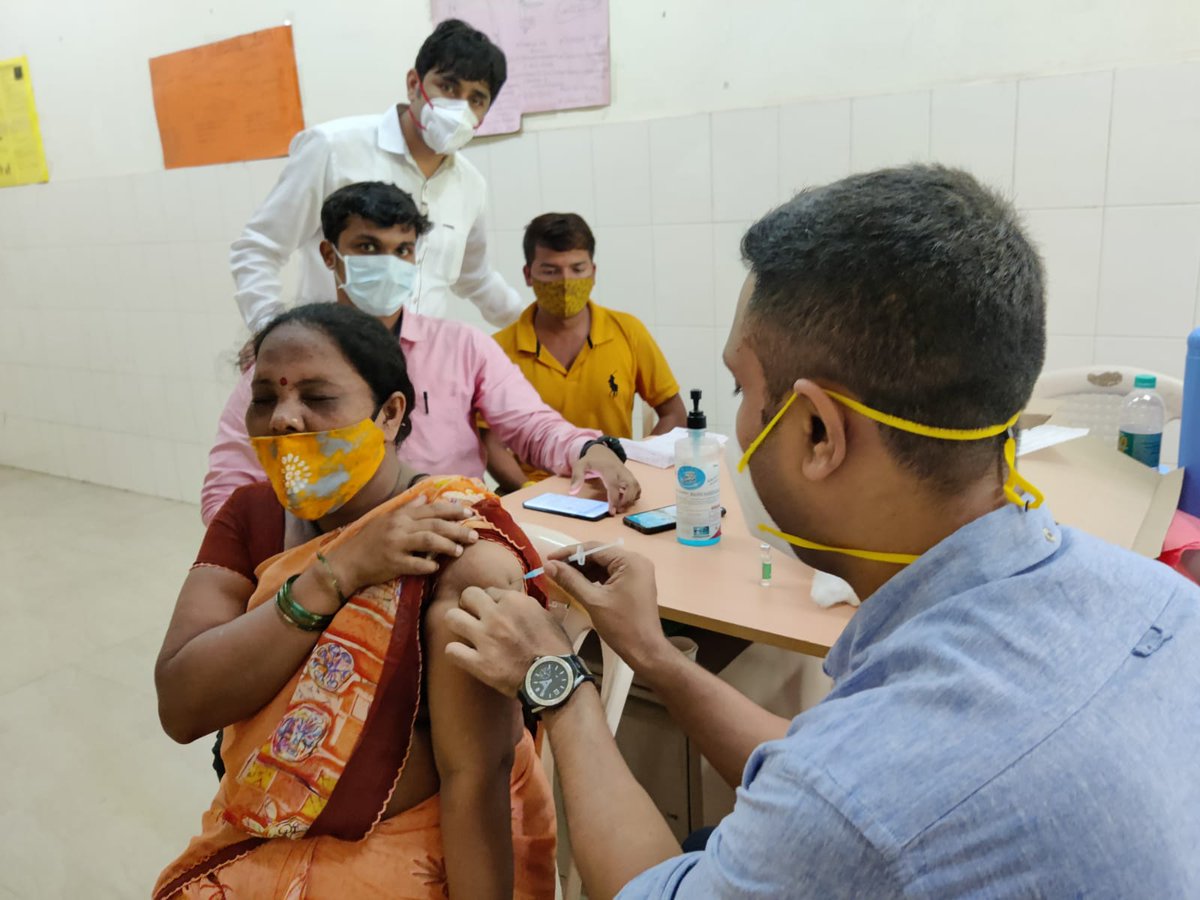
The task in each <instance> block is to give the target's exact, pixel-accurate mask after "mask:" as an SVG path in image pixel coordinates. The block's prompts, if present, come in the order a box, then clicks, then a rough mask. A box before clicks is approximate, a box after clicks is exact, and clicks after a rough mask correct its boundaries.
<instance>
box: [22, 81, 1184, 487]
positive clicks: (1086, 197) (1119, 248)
mask: <svg viewBox="0 0 1200 900" xmlns="http://www.w3.org/2000/svg"><path fill="white" fill-rule="evenodd" d="M1198 96H1200V62H1195V63H1189V64H1176V65H1170V66H1161V67H1149V68H1131V69H1120V70H1117V71H1115V72H1114V71H1104V72H1090V73H1083V74H1078V75H1061V76H1054V77H1049V78H1031V79H1024V80H1020V81H1016V80H1014V81H1005V82H994V83H981V84H964V85H950V86H945V87H938V88H935V89H933V90H930V91H917V92H910V93H905V94H897V95H887V96H875V97H863V98H855V99H849V100H828V101H820V102H806V103H797V104H790V105H786V106H782V107H767V108H763V109H747V110H734V111H729V112H719V113H713V114H711V115H710V114H704V115H693V116H687V117H683V118H674V119H662V120H657V121H652V122H633V123H620V124H611V125H605V124H600V125H593V126H588V127H581V128H568V129H561V130H556V131H540V132H536V133H529V134H526V135H523V136H521V137H517V138H503V139H495V140H492V141H486V142H479V143H477V144H475V145H472V146H471V147H470V148H469V149H468V151H467V154H468V155H469V156H470V157H471V158H472V159H473V160H474V161H475V162H476V164H477V165H479V167H480V168H481V170H482V171H483V174H484V176H485V177H486V178H487V179H488V182H489V184H490V186H491V212H490V217H489V225H490V229H491V231H490V235H491V237H490V241H491V244H490V246H491V253H492V257H493V261H494V262H495V264H496V266H497V268H498V269H500V271H502V272H503V273H504V275H505V276H506V277H507V278H509V280H510V282H511V283H513V284H516V285H518V286H520V290H521V291H522V292H523V294H524V296H526V297H527V298H528V299H530V300H532V296H531V295H530V294H529V292H528V290H527V289H526V288H525V287H524V286H523V280H522V278H521V265H522V263H523V260H522V255H521V230H522V228H523V227H524V225H525V224H526V222H528V221H529V219H530V218H531V217H532V216H534V215H536V214H537V213H539V212H543V211H547V210H559V211H562V210H572V211H576V212H579V213H581V214H582V215H584V216H585V217H586V218H587V219H588V220H589V221H590V222H591V223H592V225H593V228H594V230H595V232H596V236H597V241H598V247H597V254H596V262H597V264H598V267H599V270H598V279H597V281H598V283H597V289H596V296H597V298H598V299H599V300H600V301H601V302H603V303H607V304H608V305H611V306H614V307H617V308H619V309H624V310H628V311H630V312H634V313H636V314H638V315H639V316H641V317H642V319H643V320H644V321H645V322H646V323H647V325H649V326H650V328H651V329H652V331H653V332H654V333H655V335H656V336H657V337H658V339H659V342H660V343H661V345H662V347H663V350H664V352H665V353H666V354H667V357H668V359H669V360H670V361H671V363H672V365H673V367H674V368H675V371H676V374H677V376H678V377H679V380H680V382H681V384H682V385H683V387H684V389H685V390H686V389H687V388H691V387H699V388H701V389H703V390H704V391H705V395H706V397H707V398H709V399H708V400H707V401H706V404H705V405H706V406H707V409H708V413H709V421H710V423H712V425H713V426H714V427H716V428H718V429H722V430H728V429H729V428H730V423H731V422H732V420H733V411H734V409H735V401H734V400H733V399H732V397H731V396H730V392H731V390H732V384H731V382H730V379H729V378H728V375H727V374H726V373H725V372H724V370H723V368H722V367H721V366H720V364H719V355H720V352H721V347H722V345H723V343H724V340H725V334H726V331H727V329H728V326H729V323H730V321H731V319H732V315H733V310H734V305H735V302H736V297H737V292H738V289H739V288H740V286H741V282H742V279H743V277H744V272H743V269H742V266H741V262H740V257H739V253H738V242H739V240H740V238H741V235H742V233H743V232H744V231H745V229H746V227H747V226H748V225H749V224H750V223H751V222H753V221H754V220H755V219H756V218H757V217H758V216H760V215H762V214H763V213H765V212H766V211H767V210H768V209H770V208H771V207H772V206H774V205H775V204H777V203H780V202H782V201H783V200H785V199H787V198H788V197H789V196H791V194H792V193H793V192H794V191H795V190H797V189H799V188H801V187H804V186H805V185H810V184H820V183H823V182H826V181H829V180H832V179H835V178H838V177H841V176H843V175H845V174H847V173H848V172H851V171H857V170H860V169H863V168H869V167H874V166H879V165H887V164H894V163H903V162H907V161H910V160H927V159H932V160H936V161H942V162H947V163H952V164H955V165H961V166H964V167H966V168H968V169H971V170H972V171H974V172H975V173H976V174H977V175H979V176H980V177H981V178H983V179H984V180H986V181H987V182H989V183H990V184H992V185H993V186H995V187H996V188H998V189H999V190H1001V191H1002V192H1004V193H1005V194H1007V195H1010V196H1013V197H1015V200H1016V202H1017V205H1018V206H1019V207H1020V208H1021V210H1022V211H1023V213H1024V216H1025V220H1026V222H1027V224H1028V226H1029V229H1030V231H1031V233H1032V234H1033V236H1034V237H1035V239H1036V240H1037V242H1038V243H1039V245H1040V247H1041V250H1042V253H1043V255H1044V257H1045V260H1046V265H1047V269H1048V273H1049V321H1048V327H1049V332H1050V346H1049V355H1048V360H1047V365H1048V366H1050V367H1060V366H1070V365H1084V364H1088V363H1091V362H1112V363H1123V364H1128V365H1134V366H1141V367H1145V368H1148V369H1153V370H1156V371H1159V372H1165V373H1168V374H1173V375H1181V374H1182V371H1183V359H1184V352H1185V338H1186V334H1187V332H1188V331H1189V330H1190V329H1191V328H1192V327H1193V326H1194V325H1196V324H1200V322H1198V319H1197V305H1198V301H1200V105H1198V104H1197V103H1196V97H1198ZM281 167H282V161H281V160H274V161H269V162H259V163H248V164H239V165H232V166H214V167H210V168H203V169H186V170H179V171H173V172H149V173H146V174H142V175H133V176H122V177H119V178H110V179H96V180H90V181H74V182H70V181H69V182H56V183H52V184H49V185H40V186H36V187H28V188H15V189H9V190H0V317H2V318H0V464H7V465H18V466H23V467H27V468H32V469H39V470H42V471H47V472H52V473H55V474H64V475H68V476H70V477H74V478H79V479H83V480H87V481H95V482H99V483H103V484H112V485H116V486H119V487H124V488H129V489H131V490H137V491H143V492H146V493H154V494H160V495H162V496H166V497H175V498H183V499H189V500H193V499H195V498H196V496H197V494H198V490H199V484H200V479H201V477H202V475H203V471H204V464H205V453H206V450H207V447H208V444H209V441H210V439H211V437H212V431H213V427H214V423H215V421H216V417H217V415H218V413H219V411H220V408H221V406H222V404H223V403H224V400H225V397H226V395H227V392H228V390H229V388H230V385H231V383H232V380H233V354H234V352H235V351H236V348H237V347H238V346H239V345H240V343H241V341H242V340H243V339H244V334H243V331H242V326H241V320H240V318H239V316H238V314H237V311H236V309H235V307H234V304H233V300H232V287H231V281H230V278H229V275H228V266H227V260H226V256H227V248H228V244H229V242H230V241H231V240H232V239H233V238H234V237H235V236H236V235H237V233H238V231H239V230H240V228H241V226H242V224H243V222H244V221H245V219H246V217H247V216H248V215H249V213H250V212H251V210H252V208H253V206H254V205H255V203H256V202H257V201H258V200H260V199H261V198H262V197H263V196H265V194H266V192H267V190H268V188H269V187H270V185H271V183H272V182H273V180H274V178H275V177H276V175H277V174H278V172H279V170H280V168H281ZM454 314H456V315H458V316H460V317H462V318H465V319H467V320H469V321H474V322H477V323H478V322H481V320H480V319H479V317H478V315H477V314H476V313H475V311H474V310H473V309H472V308H470V307H469V306H467V305H466V304H460V305H459V306H458V307H456V308H455V309H454Z"/></svg>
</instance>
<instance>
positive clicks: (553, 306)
mask: <svg viewBox="0 0 1200 900" xmlns="http://www.w3.org/2000/svg"><path fill="white" fill-rule="evenodd" d="M595 286H596V279H595V278H590V277H589V278H567V279H565V280H564V281H535V282H534V283H533V296H534V297H536V298H537V304H538V306H539V307H541V308H542V309H544V310H545V311H546V312H548V313H549V314H550V315H552V316H558V318H560V319H569V318H571V316H577V315H579V314H580V313H581V312H583V308H584V307H585V306H587V302H588V300H589V299H590V298H591V296H592V288H593V287H595Z"/></svg>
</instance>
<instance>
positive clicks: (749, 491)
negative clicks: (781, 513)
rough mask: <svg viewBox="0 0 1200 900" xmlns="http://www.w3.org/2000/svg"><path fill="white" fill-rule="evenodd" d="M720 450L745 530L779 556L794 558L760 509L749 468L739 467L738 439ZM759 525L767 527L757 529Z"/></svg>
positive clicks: (788, 546) (761, 508) (727, 443)
mask: <svg viewBox="0 0 1200 900" xmlns="http://www.w3.org/2000/svg"><path fill="white" fill-rule="evenodd" d="M722 449H723V450H724V451H725V472H726V473H727V474H728V475H729V477H730V478H731V479H732V480H733V491H734V493H735V494H737V498H738V503H739V504H741V507H742V518H743V519H745V521H746V528H747V529H749V531H750V534H751V535H753V537H754V539H755V540H757V541H762V542H763V543H764V544H769V545H770V546H772V547H774V548H775V549H776V550H778V551H779V552H780V553H783V554H785V555H787V556H793V555H795V550H794V549H793V548H792V545H791V544H789V543H788V542H787V541H785V540H784V539H783V538H781V537H779V526H778V525H776V524H775V520H774V519H772V518H771V514H770V513H769V512H767V508H766V507H765V506H763V502H762V500H761V499H760V498H759V496H758V490H757V489H756V488H755V487H754V479H753V478H751V477H750V467H749V466H739V465H738V461H739V460H740V459H741V456H742V451H741V448H740V447H738V442H737V438H734V439H733V440H732V441H726V442H725V446H724V447H723V448H722ZM761 525H766V526H767V527H766V528H764V529H760V528H759V526H761Z"/></svg>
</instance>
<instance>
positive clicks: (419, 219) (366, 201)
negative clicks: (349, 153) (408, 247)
mask: <svg viewBox="0 0 1200 900" xmlns="http://www.w3.org/2000/svg"><path fill="white" fill-rule="evenodd" d="M351 216H361V217H362V218H364V219H366V220H367V221H368V222H373V223H375V224H376V225H379V226H380V227H382V228H391V227H392V226H393V225H403V226H407V227H410V228H412V229H413V230H414V231H416V233H417V237H420V236H421V235H423V234H424V233H425V232H427V231H428V230H429V220H428V219H427V218H425V217H424V216H423V215H421V211H420V210H419V209H417V204H416V203H414V202H413V198H412V195H411V194H409V193H408V192H407V191H402V190H400V188H398V187H396V186H395V185H394V184H389V183H388V182H386V181H359V182H355V183H354V184H348V185H346V186H345V187H341V188H338V189H337V190H336V191H334V192H333V193H332V194H330V195H329V196H328V197H326V198H325V202H324V203H322V204H321V233H322V234H323V235H324V236H325V240H327V241H329V243H331V244H333V245H334V246H335V247H336V246H337V242H338V238H340V237H341V236H342V232H343V231H345V230H346V224H347V223H348V222H349V221H350V217H351Z"/></svg>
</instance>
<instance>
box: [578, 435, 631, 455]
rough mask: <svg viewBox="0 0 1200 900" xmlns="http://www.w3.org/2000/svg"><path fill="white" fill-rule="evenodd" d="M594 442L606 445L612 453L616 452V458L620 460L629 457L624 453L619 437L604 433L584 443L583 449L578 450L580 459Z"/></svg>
mask: <svg viewBox="0 0 1200 900" xmlns="http://www.w3.org/2000/svg"><path fill="white" fill-rule="evenodd" d="M595 444H602V445H603V446H605V447H607V448H608V449H609V450H611V451H612V452H613V453H614V454H616V457H617V459H619V460H620V461H621V462H625V461H626V460H627V459H628V458H629V457H628V456H626V455H625V448H624V447H622V446H621V441H620V439H618V438H615V437H610V436H609V435H607V434H605V435H601V436H600V437H598V438H592V439H591V440H590V441H588V442H587V443H586V444H584V445H583V449H581V450H580V451H579V457H580V459H582V458H583V456H584V454H586V453H587V452H588V450H590V449H591V448H592V446H593V445H595Z"/></svg>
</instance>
